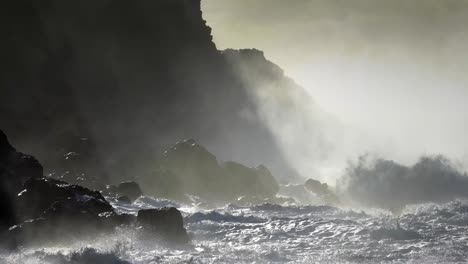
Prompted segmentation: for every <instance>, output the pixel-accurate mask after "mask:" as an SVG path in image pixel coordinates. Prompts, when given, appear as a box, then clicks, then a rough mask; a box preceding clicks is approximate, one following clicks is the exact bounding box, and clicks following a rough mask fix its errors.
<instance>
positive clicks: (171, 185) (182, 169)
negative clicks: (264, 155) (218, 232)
mask: <svg viewBox="0 0 468 264" xmlns="http://www.w3.org/2000/svg"><path fill="white" fill-rule="evenodd" d="M158 166H159V167H160V170H159V171H158V172H155V173H153V174H149V175H146V176H144V177H142V178H141V179H139V180H140V181H141V182H142V183H143V184H142V185H143V186H145V187H144V188H145V192H147V193H151V194H154V195H157V196H162V197H165V198H173V199H174V198H175V199H178V200H181V199H182V200H183V199H184V197H183V194H189V195H195V196H198V197H201V198H204V199H206V200H208V201H211V202H229V201H234V200H236V199H237V198H239V197H242V196H248V197H256V199H257V200H259V201H261V200H263V199H267V198H270V199H271V198H274V197H275V196H276V193H277V192H278V190H279V185H278V183H277V182H276V179H275V178H274V177H273V175H272V174H271V173H270V171H269V170H268V169H267V168H266V167H265V166H259V167H257V168H249V167H246V166H244V165H242V164H240V163H237V162H232V161H230V162H225V163H223V164H221V165H220V164H219V163H218V161H217V159H216V157H215V156H214V155H213V154H212V153H210V152H209V151H208V150H207V149H205V148H204V147H203V146H201V145H200V144H198V143H197V142H196V141H195V140H193V139H190V140H185V141H180V142H178V143H176V144H174V145H172V146H170V147H169V148H168V149H167V150H166V151H164V154H163V156H162V158H161V159H160V161H159V162H158ZM160 186H165V187H166V188H167V189H165V190H161V189H162V188H160ZM171 193H172V195H171ZM174 194H179V195H180V196H179V197H177V195H174ZM166 195H167V196H166Z"/></svg>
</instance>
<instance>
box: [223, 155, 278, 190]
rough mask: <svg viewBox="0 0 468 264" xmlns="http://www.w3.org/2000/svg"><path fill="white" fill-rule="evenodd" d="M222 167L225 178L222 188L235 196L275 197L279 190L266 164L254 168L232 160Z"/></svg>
mask: <svg viewBox="0 0 468 264" xmlns="http://www.w3.org/2000/svg"><path fill="white" fill-rule="evenodd" d="M222 168H223V171H222V174H223V175H224V178H225V179H224V181H225V182H224V184H223V187H222V188H223V189H224V191H225V192H227V193H228V194H230V195H231V196H232V197H233V198H237V197H239V196H255V197H257V198H260V199H264V198H273V197H275V195H276V193H278V191H279V185H278V183H277V182H276V180H275V178H274V177H273V175H271V173H270V171H269V170H268V169H267V168H266V167H264V166H259V167H258V168H257V169H253V168H249V167H246V166H244V165H242V164H239V163H237V162H232V161H230V162H225V163H224V164H223V167H222Z"/></svg>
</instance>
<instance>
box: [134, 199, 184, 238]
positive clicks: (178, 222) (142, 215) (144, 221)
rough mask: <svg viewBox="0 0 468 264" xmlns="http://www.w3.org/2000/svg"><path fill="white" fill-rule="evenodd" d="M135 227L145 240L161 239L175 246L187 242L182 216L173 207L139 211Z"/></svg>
mask: <svg viewBox="0 0 468 264" xmlns="http://www.w3.org/2000/svg"><path fill="white" fill-rule="evenodd" d="M137 225H138V226H140V227H141V228H142V229H143V234H144V236H145V237H147V238H150V237H151V238H162V239H163V241H168V242H172V243H177V244H185V243H188V242H189V237H188V235H187V231H186V230H185V228H184V219H183V218H182V214H181V213H180V211H179V210H177V209H176V208H174V207H170V208H162V209H148V210H140V211H139V212H138V216H137Z"/></svg>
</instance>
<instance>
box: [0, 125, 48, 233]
mask: <svg viewBox="0 0 468 264" xmlns="http://www.w3.org/2000/svg"><path fill="white" fill-rule="evenodd" d="M42 172H43V168H42V166H41V164H40V163H39V162H38V161H37V160H36V159H35V158H34V157H32V156H29V155H25V154H23V153H21V152H17V151H16V149H15V148H14V147H13V146H11V144H10V143H9V142H8V139H7V136H6V135H5V134H4V133H3V131H1V130H0V232H1V231H2V230H4V229H5V228H8V227H9V226H11V225H13V224H15V223H16V221H17V219H16V218H17V217H16V210H15V206H14V205H15V199H16V195H17V194H18V193H19V192H20V191H21V189H22V185H23V184H24V183H25V182H26V181H27V180H28V179H31V178H39V177H42Z"/></svg>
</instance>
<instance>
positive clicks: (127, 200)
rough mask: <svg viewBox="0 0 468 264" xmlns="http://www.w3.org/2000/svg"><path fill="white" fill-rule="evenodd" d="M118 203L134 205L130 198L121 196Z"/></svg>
mask: <svg viewBox="0 0 468 264" xmlns="http://www.w3.org/2000/svg"><path fill="white" fill-rule="evenodd" d="M117 201H118V202H121V203H127V204H131V203H132V200H130V198H128V196H120V197H118V198H117Z"/></svg>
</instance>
